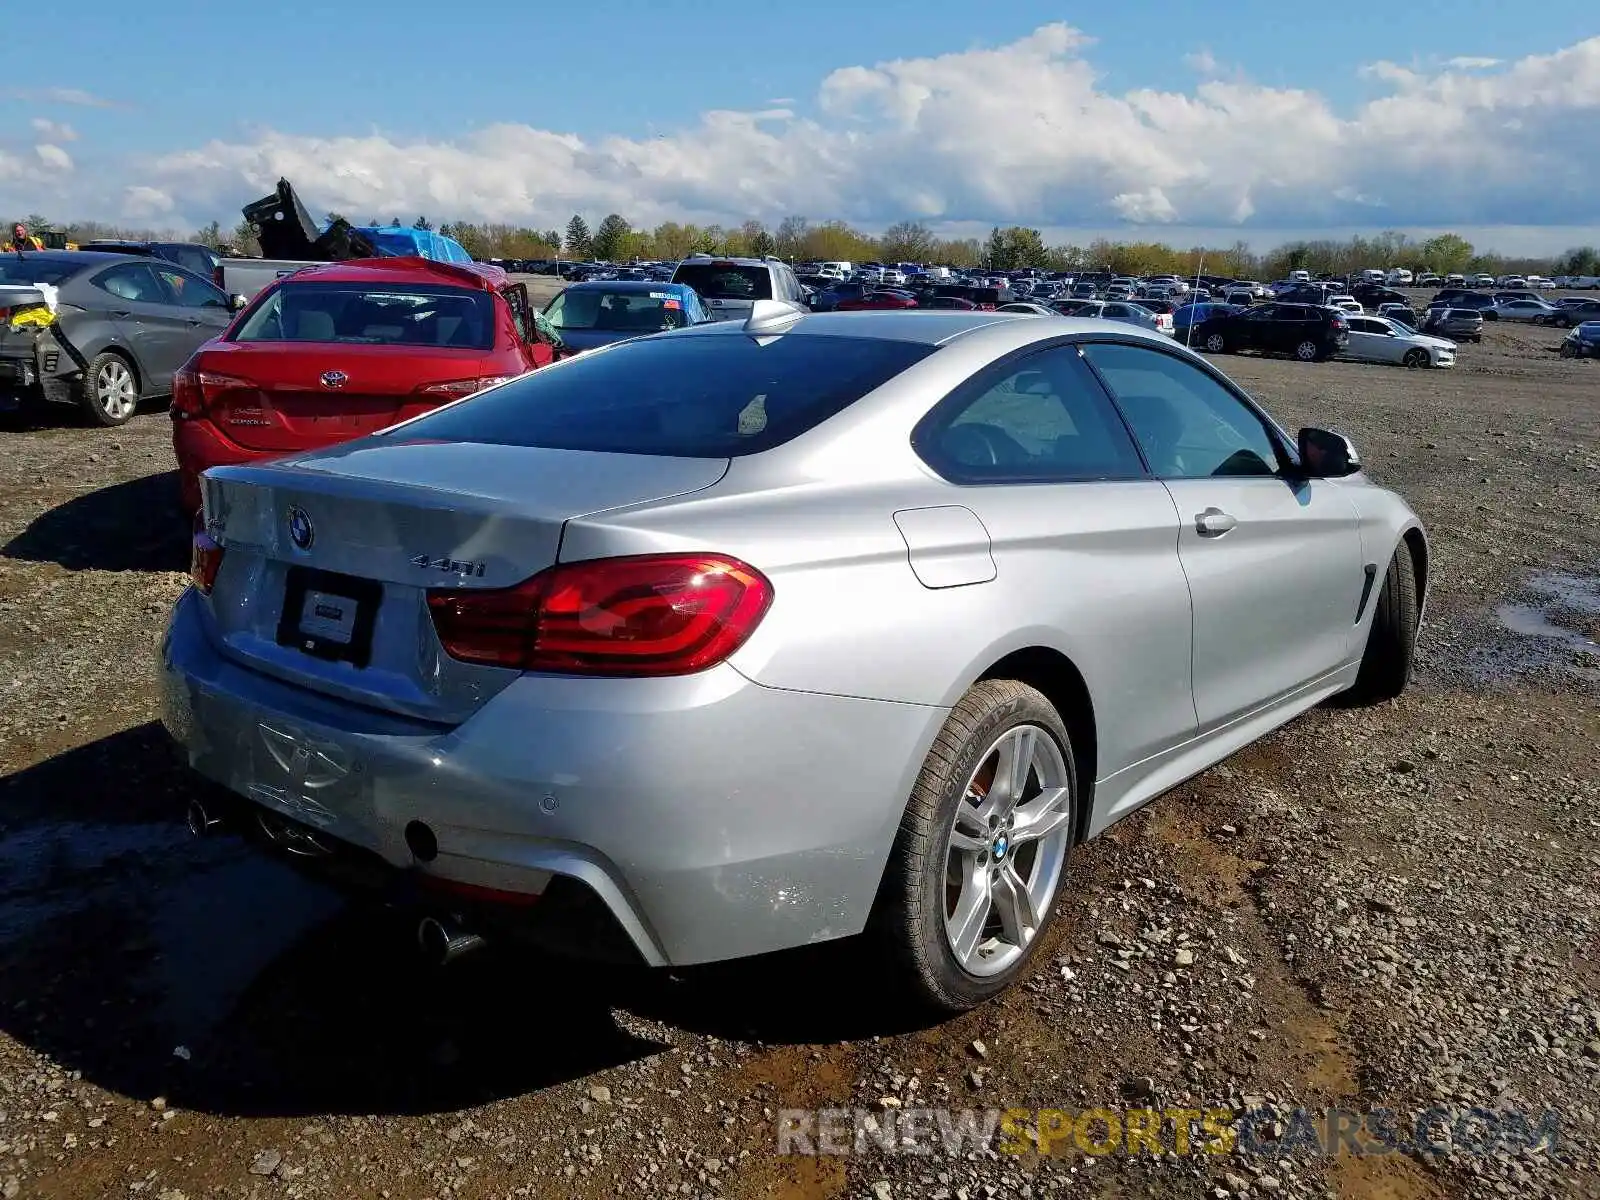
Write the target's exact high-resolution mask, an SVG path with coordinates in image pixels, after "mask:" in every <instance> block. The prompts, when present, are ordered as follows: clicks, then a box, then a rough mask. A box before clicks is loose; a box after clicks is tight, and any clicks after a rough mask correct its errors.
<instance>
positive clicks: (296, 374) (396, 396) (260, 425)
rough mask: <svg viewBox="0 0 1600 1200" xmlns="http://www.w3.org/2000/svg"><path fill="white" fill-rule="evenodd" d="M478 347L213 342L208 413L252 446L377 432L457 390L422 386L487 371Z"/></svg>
mask: <svg viewBox="0 0 1600 1200" xmlns="http://www.w3.org/2000/svg"><path fill="white" fill-rule="evenodd" d="M491 361H492V360H491V359H490V358H489V357H488V356H486V355H485V354H484V352H483V351H481V350H455V349H447V348H432V347H430V348H428V349H426V350H417V351H409V350H406V349H402V348H397V347H395V346H387V345H335V344H318V343H296V344H294V345H292V346H291V345H289V344H287V343H282V342H277V343H274V342H249V343H241V342H215V343H212V344H211V345H209V346H207V347H206V348H205V349H204V350H203V351H202V353H201V355H200V357H199V359H198V361H197V363H196V366H197V368H198V370H199V371H200V372H201V373H202V375H203V379H202V386H203V388H204V392H205V398H206V411H207V414H208V415H209V417H210V419H211V420H212V421H213V422H214V423H215V424H216V425H217V426H218V428H219V429H221V430H222V432H223V433H224V434H225V435H226V436H227V437H228V438H229V439H230V440H232V441H234V442H236V443H237V444H238V445H240V446H243V447H245V448H246V449H249V450H261V451H266V452H269V453H270V452H281V453H287V452H290V451H294V450H312V449H316V448H318V447H321V446H327V445H332V444H333V443H335V442H344V441H349V440H350V439H351V438H358V437H364V436H365V435H367V434H369V433H375V432H377V431H378V430H380V429H384V428H387V427H388V426H390V425H394V424H396V423H397V422H399V421H403V420H406V419H407V418H409V417H414V416H417V415H419V414H421V413H424V412H427V411H428V410H429V409H433V408H437V407H438V406H439V405H441V404H444V403H446V402H448V401H450V400H455V399H459V398H460V395H459V394H457V395H447V394H432V395H430V394H429V393H428V392H426V391H425V390H423V389H425V388H427V387H429V386H431V385H436V384H443V383H450V382H454V381H456V380H462V379H474V378H491V379H492V378H497V377H496V376H492V375H489V371H490V369H491Z"/></svg>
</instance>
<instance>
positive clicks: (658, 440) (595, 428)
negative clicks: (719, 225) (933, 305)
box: [396, 335, 935, 458]
mask: <svg viewBox="0 0 1600 1200" xmlns="http://www.w3.org/2000/svg"><path fill="white" fill-rule="evenodd" d="M934 349H935V347H933V346H929V345H926V344H924V343H920V342H895V341H887V340H879V339H876V338H842V337H812V336H794V335H791V336H789V337H780V338H777V339H776V340H774V341H769V342H768V343H767V344H766V345H762V344H761V343H760V342H758V341H756V340H755V339H753V338H747V337H717V336H712V337H694V336H690V335H675V336H672V337H663V338H649V339H646V340H643V341H634V342H621V343H619V344H617V345H615V346H613V347H611V348H609V349H606V350H600V351H596V352H594V353H592V354H587V355H583V356H581V357H579V358H574V359H569V360H567V361H566V362H563V363H560V364H558V365H556V366H553V367H545V368H544V369H542V370H538V371H534V372H532V373H531V374H528V375H526V376H523V377H522V378H520V379H517V380H516V381H514V382H512V383H508V384H506V385H504V386H503V387H498V388H495V389H493V390H491V391H488V392H485V393H483V394H482V395H481V396H476V397H474V398H472V399H470V400H466V401H463V402H461V403H459V404H453V405H451V406H449V407H447V408H442V409H440V410H438V411H437V412H435V413H431V414H429V415H428V416H425V417H422V418H420V419H418V420H416V421H413V422H412V423H411V424H409V425H406V426H404V427H403V431H402V432H397V434H396V436H401V437H404V438H406V439H407V440H411V439H416V440H418V441H429V440H433V441H446V442H477V443H486V444H489V445H496V446H539V447H546V448H549V449H554V450H594V451H602V452H608V453H615V454H658V455H666V456H671V457H678V458H728V457H732V456H736V455H741V454H755V453H758V452H760V451H762V450H769V449H771V448H772V447H773V446H779V445H782V444H783V443H784V442H786V441H788V440H789V439H790V438H793V437H798V436H799V435H800V434H802V433H804V432H806V431H807V430H808V429H811V428H813V427H814V426H816V425H818V424H820V423H821V422H823V421H825V420H827V419H828V418H829V417H831V416H834V415H835V414H836V413H839V412H842V411H843V410H844V409H846V408H848V407H849V406H850V405H851V404H853V403H855V402H856V401H857V400H859V399H860V398H861V397H862V396H864V395H866V394H867V393H868V392H870V391H872V390H873V389H874V388H876V387H878V386H879V385H880V384H883V383H885V382H887V381H888V380H890V379H892V378H893V377H894V376H896V375H898V374H899V373H900V372H901V371H904V370H905V369H906V368H907V367H909V366H911V365H912V364H913V363H915V362H918V361H920V360H921V359H923V358H925V357H927V356H928V355H929V354H931V353H932V352H933V351H934Z"/></svg>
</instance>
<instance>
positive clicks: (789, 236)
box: [772, 217, 811, 258]
mask: <svg viewBox="0 0 1600 1200" xmlns="http://www.w3.org/2000/svg"><path fill="white" fill-rule="evenodd" d="M810 229H811V223H810V222H809V221H807V220H806V219H805V218H804V217H785V218H784V219H783V220H782V221H780V222H778V232H777V235H776V236H775V237H774V238H773V239H772V240H773V243H774V249H775V250H776V251H777V253H778V255H779V256H780V257H782V258H799V257H801V256H802V255H803V254H805V252H806V251H805V247H806V234H807V233H809V232H810Z"/></svg>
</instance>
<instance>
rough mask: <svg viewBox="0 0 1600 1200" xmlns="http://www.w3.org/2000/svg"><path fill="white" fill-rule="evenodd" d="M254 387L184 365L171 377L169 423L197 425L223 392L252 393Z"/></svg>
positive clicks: (226, 376) (229, 376)
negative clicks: (190, 422) (172, 421)
mask: <svg viewBox="0 0 1600 1200" xmlns="http://www.w3.org/2000/svg"><path fill="white" fill-rule="evenodd" d="M254 390H255V384H253V383H251V382H250V381H249V380H247V379H235V378H233V377H232V376H231V375H219V374H217V373H216V372H215V371H201V370H198V369H196V368H195V367H193V366H191V365H187V364H186V365H184V366H183V367H180V368H179V369H178V372H177V373H176V374H175V375H173V377H172V408H171V413H172V419H173V420H174V421H197V420H199V419H200V418H201V417H203V416H205V415H206V412H207V411H208V410H209V409H210V408H211V407H212V405H214V404H215V403H216V402H217V399H218V398H219V397H220V396H221V395H222V393H224V392H231V391H254Z"/></svg>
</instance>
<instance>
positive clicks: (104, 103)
mask: <svg viewBox="0 0 1600 1200" xmlns="http://www.w3.org/2000/svg"><path fill="white" fill-rule="evenodd" d="M5 95H6V96H7V97H9V98H10V99H12V100H30V101H33V102H35V103H38V104H71V105H75V106H76V107H79V108H121V107H122V105H121V104H119V103H118V102H117V101H115V100H107V99H106V98H105V97H104V96H97V95H95V94H94V93H93V92H86V91H84V90H83V89H82V88H70V87H47V88H8V89H7V90H6V92H5Z"/></svg>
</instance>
